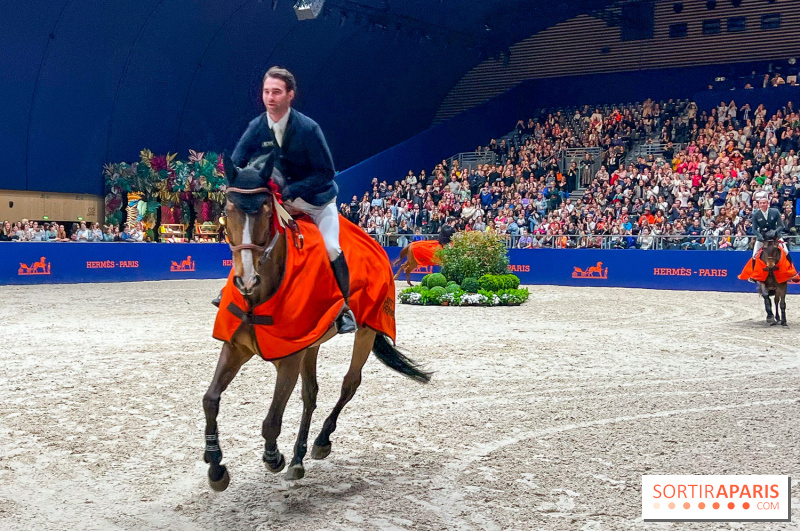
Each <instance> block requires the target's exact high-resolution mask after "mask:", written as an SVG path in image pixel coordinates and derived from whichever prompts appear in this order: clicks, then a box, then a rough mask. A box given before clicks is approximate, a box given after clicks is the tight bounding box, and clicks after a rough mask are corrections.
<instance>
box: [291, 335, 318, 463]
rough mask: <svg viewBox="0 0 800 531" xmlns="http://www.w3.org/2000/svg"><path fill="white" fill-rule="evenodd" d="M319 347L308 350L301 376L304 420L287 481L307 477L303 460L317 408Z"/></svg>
mask: <svg viewBox="0 0 800 531" xmlns="http://www.w3.org/2000/svg"><path fill="white" fill-rule="evenodd" d="M318 352H319V347H318V346H317V347H312V348H310V349H308V350H306V353H305V356H304V358H303V365H302V367H301V368H300V374H301V376H302V378H303V418H302V419H301V420H300V430H299V431H298V432H297V442H295V444H294V457H292V461H291V462H290V463H289V468H288V469H287V470H286V479H300V478H302V477H303V476H304V475H305V473H306V472H305V468H303V458H304V457H305V456H306V449H307V447H308V446H307V445H308V429H309V428H310V427H311V415H312V414H313V413H314V410H315V409H316V407H317V389H318V387H317V353H318Z"/></svg>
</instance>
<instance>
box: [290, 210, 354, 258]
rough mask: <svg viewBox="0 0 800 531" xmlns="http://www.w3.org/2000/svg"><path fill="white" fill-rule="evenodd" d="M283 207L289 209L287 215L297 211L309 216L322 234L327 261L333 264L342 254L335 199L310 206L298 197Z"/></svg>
mask: <svg viewBox="0 0 800 531" xmlns="http://www.w3.org/2000/svg"><path fill="white" fill-rule="evenodd" d="M284 206H286V207H287V209H289V213H291V211H292V210H299V211H300V212H305V213H306V214H308V215H309V216H311V219H313V220H314V224H316V226H317V227H318V228H319V232H320V233H321V234H322V239H323V240H324V241H325V251H327V253H328V259H329V260H330V261H331V262H333V261H334V260H336V259H337V258H338V257H339V255H340V254H341V253H342V248H341V246H339V212H338V211H337V210H336V198H335V197H334V198H333V199H332V200H331V201H330V202H328V203H326V204H324V205H322V206H315V205H312V204H310V203H308V202H306V201H303V200H302V199H300V198H299V197H298V198H297V199H292V200H291V201H286V203H285V205H284Z"/></svg>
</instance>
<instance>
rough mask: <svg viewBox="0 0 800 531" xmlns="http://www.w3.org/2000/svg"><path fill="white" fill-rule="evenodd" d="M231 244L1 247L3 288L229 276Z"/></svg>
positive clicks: (31, 245) (7, 245) (11, 244)
mask: <svg viewBox="0 0 800 531" xmlns="http://www.w3.org/2000/svg"><path fill="white" fill-rule="evenodd" d="M231 265H232V264H231V251H230V248H229V247H228V245H227V244H214V243H203V244H194V245H180V244H166V243H164V244H160V243H153V244H135V243H56V242H46V243H37V242H27V243H17V242H8V243H0V284H45V283H46V284H61V283H74V282H132V281H137V280H176V279H187V278H225V277H227V275H228V272H229V271H230V269H231Z"/></svg>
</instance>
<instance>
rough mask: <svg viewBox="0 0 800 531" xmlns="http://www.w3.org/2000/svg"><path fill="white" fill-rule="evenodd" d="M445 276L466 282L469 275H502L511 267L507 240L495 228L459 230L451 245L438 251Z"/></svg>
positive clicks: (477, 276)
mask: <svg viewBox="0 0 800 531" xmlns="http://www.w3.org/2000/svg"><path fill="white" fill-rule="evenodd" d="M436 257H437V259H438V260H439V263H440V264H441V266H442V273H443V274H444V276H445V277H447V278H449V279H450V280H453V281H455V282H458V283H459V284H461V285H462V286H463V285H464V279H465V278H467V277H473V278H479V277H480V276H482V275H486V274H496V275H499V274H502V273H505V272H506V271H507V270H508V257H507V250H506V246H505V240H504V239H503V238H502V237H501V236H498V235H497V234H496V233H495V232H493V231H486V232H479V231H470V232H459V233H457V234H455V235H454V236H453V239H452V240H451V243H450V245H447V246H445V247H444V248H443V249H440V250H439V251H437V252H436Z"/></svg>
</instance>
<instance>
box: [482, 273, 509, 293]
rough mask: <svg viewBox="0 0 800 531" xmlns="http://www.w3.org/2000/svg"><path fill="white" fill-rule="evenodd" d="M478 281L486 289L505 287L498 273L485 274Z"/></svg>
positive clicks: (494, 289)
mask: <svg viewBox="0 0 800 531" xmlns="http://www.w3.org/2000/svg"><path fill="white" fill-rule="evenodd" d="M478 282H479V283H480V285H481V289H482V290H484V291H497V290H500V289H503V286H502V284H501V279H500V278H499V277H498V276H497V275H483V276H482V277H481V278H480V279H478Z"/></svg>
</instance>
